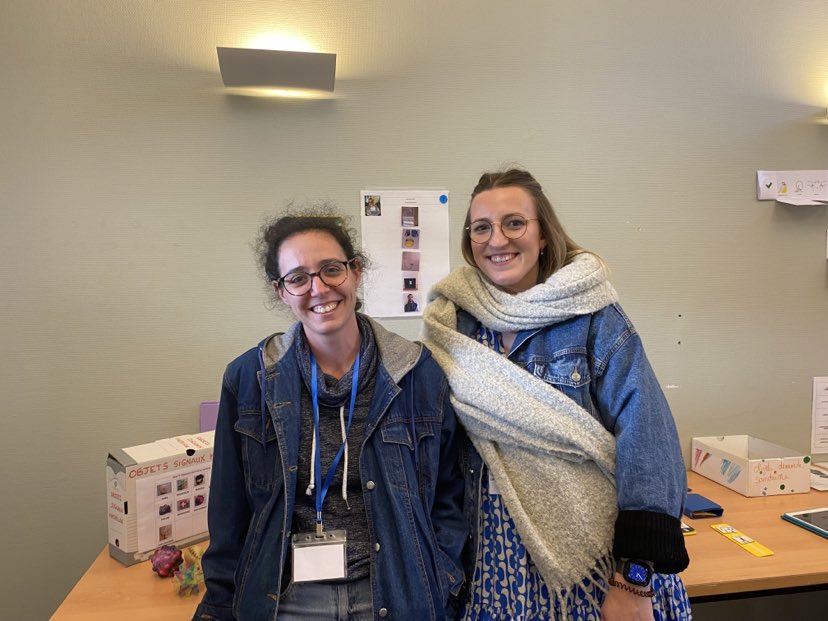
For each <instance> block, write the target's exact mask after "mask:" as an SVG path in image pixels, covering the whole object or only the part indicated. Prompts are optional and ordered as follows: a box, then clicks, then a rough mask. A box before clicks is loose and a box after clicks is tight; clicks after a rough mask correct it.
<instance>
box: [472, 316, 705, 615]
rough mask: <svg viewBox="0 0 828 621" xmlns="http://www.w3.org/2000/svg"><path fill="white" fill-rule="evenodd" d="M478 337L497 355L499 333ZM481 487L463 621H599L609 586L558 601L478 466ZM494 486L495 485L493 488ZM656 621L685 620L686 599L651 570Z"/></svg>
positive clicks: (679, 587) (671, 581)
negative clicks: (553, 596) (471, 572)
mask: <svg viewBox="0 0 828 621" xmlns="http://www.w3.org/2000/svg"><path fill="white" fill-rule="evenodd" d="M477 339H478V341H480V342H481V343H483V344H484V345H488V346H489V347H491V348H492V349H494V350H495V351H496V352H498V353H503V351H504V348H503V346H502V341H501V339H500V335H499V334H498V333H496V332H493V331H491V330H488V329H485V328H482V327H481V328H480V331H479V332H478V335H477ZM482 477H483V480H482V485H481V490H480V492H481V493H480V525H479V528H480V532H479V535H478V538H479V543H478V545H479V549H478V552H477V559H476V561H475V567H474V575H473V577H472V582H471V586H470V595H469V598H468V599H467V601H466V602H465V603H464V604H463V608H462V609H461V611H460V619H462V620H463V621H530V620H542V619H567V620H569V619H572V620H574V621H599V620H600V618H601V614H600V606H601V604H602V603H603V601H604V596H605V593H606V591H607V589H609V588H610V587H609V586H608V585H607V584H606V583H605V582H604V581H603V580H602V579H601V578H599V577H597V576H596V577H595V579H594V580H588V581H585V582H584V584H582V585H579V586H578V587H577V588H575V589H574V590H573V592H572V593H571V594H570V596H569V597H568V598H567V599H566V600H564V603H563V604H562V603H561V600H560V599H559V598H552V597H550V595H549V589H548V588H547V586H546V584H545V583H544V581H543V578H542V577H541V575H540V572H539V571H538V569H537V567H536V566H535V564H534V563H533V562H532V559H531V558H530V556H529V553H528V552H527V551H526V548H525V547H524V545H523V542H522V541H521V539H520V535H519V534H518V531H517V529H516V528H515V524H514V522H512V519H511V518H510V517H509V512H508V511H507V509H506V505H505V503H504V502H503V500H502V499H501V497H500V494H499V493H497V489H496V486H495V485H492V484H491V483H490V481H489V473H488V468H485V467H484V468H483V473H482ZM493 488H494V489H493ZM652 586H653V590H654V591H655V595H654V596H653V613H654V617H655V621H690V620H691V619H692V616H691V613H690V603H689V601H688V599H687V592H686V591H685V590H684V584H683V583H682V582H681V579H680V578H679V577H678V576H677V575H675V574H654V576H653V583H652Z"/></svg>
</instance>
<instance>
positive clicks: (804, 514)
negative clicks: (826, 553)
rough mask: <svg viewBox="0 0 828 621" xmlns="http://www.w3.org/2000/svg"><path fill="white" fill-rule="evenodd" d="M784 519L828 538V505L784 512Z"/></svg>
mask: <svg viewBox="0 0 828 621" xmlns="http://www.w3.org/2000/svg"><path fill="white" fill-rule="evenodd" d="M782 519H783V520H788V521H789V522H791V523H792V524H796V525H797V526H801V527H802V528H805V529H808V530H809V531H811V532H814V533H816V534H817V535H822V536H823V537H825V538H828V507H823V508H821V509H808V510H807V511H790V512H789V513H783V514H782Z"/></svg>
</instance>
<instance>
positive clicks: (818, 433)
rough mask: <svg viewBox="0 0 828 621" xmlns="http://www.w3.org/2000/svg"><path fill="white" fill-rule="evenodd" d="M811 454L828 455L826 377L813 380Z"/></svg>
mask: <svg viewBox="0 0 828 621" xmlns="http://www.w3.org/2000/svg"><path fill="white" fill-rule="evenodd" d="M811 453H828V377H815V378H814V399H813V420H812V422H811Z"/></svg>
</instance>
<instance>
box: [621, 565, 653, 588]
mask: <svg viewBox="0 0 828 621" xmlns="http://www.w3.org/2000/svg"><path fill="white" fill-rule="evenodd" d="M621 575H622V576H623V577H624V580H626V581H627V582H629V583H630V584H636V585H638V586H640V587H648V586H650V580H652V578H653V569H652V567H650V564H649V563H648V562H647V561H639V560H636V559H634V558H625V559H621Z"/></svg>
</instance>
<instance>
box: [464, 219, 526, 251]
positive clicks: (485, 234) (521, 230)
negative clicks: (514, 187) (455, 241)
mask: <svg viewBox="0 0 828 621" xmlns="http://www.w3.org/2000/svg"><path fill="white" fill-rule="evenodd" d="M537 219H538V218H524V217H523V216H522V215H520V214H519V213H510V214H509V215H507V216H503V218H502V219H501V220H500V222H492V221H491V220H487V219H485V218H481V219H480V220H475V221H474V222H472V223H471V224H470V225H469V226H467V227H466V231H468V233H469V239H471V240H472V241H473V242H474V243H476V244H485V243H486V242H488V241H489V240H490V239H491V238H492V232H493V231H494V227H495V226H499V227H500V232H501V233H503V236H504V237H506V238H508V239H520V238H521V237H523V236H524V235H525V234H526V229H527V227H528V226H529V222H531V221H532V220H537Z"/></svg>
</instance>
